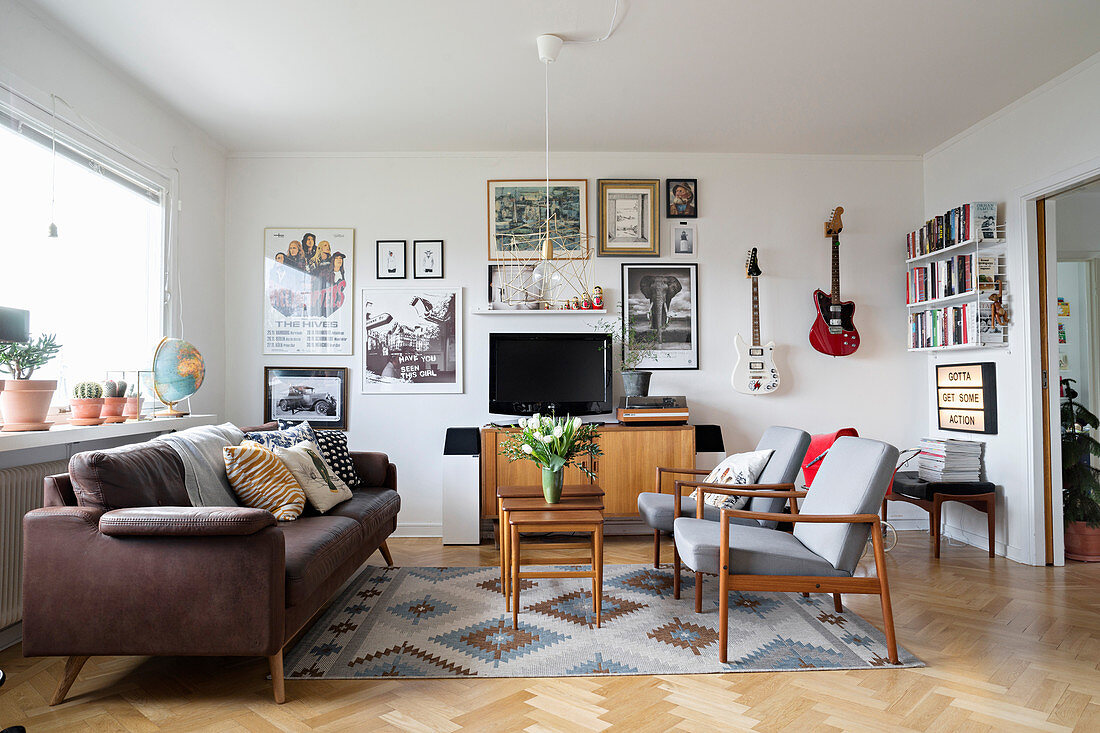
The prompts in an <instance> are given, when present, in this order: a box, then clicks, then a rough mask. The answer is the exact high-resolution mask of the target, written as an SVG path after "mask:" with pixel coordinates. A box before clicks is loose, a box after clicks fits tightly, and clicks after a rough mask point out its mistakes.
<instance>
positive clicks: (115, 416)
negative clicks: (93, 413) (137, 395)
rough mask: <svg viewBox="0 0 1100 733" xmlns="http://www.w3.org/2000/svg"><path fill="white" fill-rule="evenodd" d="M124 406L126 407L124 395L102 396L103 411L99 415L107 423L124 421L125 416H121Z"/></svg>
mask: <svg viewBox="0 0 1100 733" xmlns="http://www.w3.org/2000/svg"><path fill="white" fill-rule="evenodd" d="M124 407H126V398H125V397H104V398H103V412H101V413H100V415H101V416H102V417H103V418H104V420H103V421H104V422H105V423H107V424H108V425H110V424H111V423H116V422H126V418H125V417H123V416H122V408H124Z"/></svg>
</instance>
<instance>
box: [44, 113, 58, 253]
mask: <svg viewBox="0 0 1100 733" xmlns="http://www.w3.org/2000/svg"><path fill="white" fill-rule="evenodd" d="M50 107H51V111H50V156H51V160H50V228H49V233H48V234H47V235H46V236H47V237H49V238H50V239H57V220H56V217H55V216H54V203H55V199H56V195H57V97H56V96H55V95H53V94H51V95H50Z"/></svg>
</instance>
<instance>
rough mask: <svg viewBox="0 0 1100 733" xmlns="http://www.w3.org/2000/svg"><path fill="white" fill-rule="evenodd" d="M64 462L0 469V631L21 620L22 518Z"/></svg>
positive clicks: (63, 467) (64, 467)
mask: <svg viewBox="0 0 1100 733" xmlns="http://www.w3.org/2000/svg"><path fill="white" fill-rule="evenodd" d="M68 465H69V463H68V461H49V462H47V463H35V464H33V465H30V466H16V467H15V468H4V469H0V629H3V628H5V627H7V626H10V625H12V624H14V623H15V622H17V621H19V620H20V619H21V618H22V617H23V515H24V514H26V513H27V512H29V511H30V510H31V509H38V508H39V507H41V506H42V484H43V479H44V478H45V477H46V476H50V475H52V474H55V473H65V471H67V470H68Z"/></svg>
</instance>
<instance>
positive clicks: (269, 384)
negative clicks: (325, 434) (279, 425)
mask: <svg viewBox="0 0 1100 733" xmlns="http://www.w3.org/2000/svg"><path fill="white" fill-rule="evenodd" d="M347 405H348V370H347V369H346V368H344V367H333V368H314V367H264V422H270V421H272V420H283V421H286V422H292V423H300V422H302V421H303V420H309V424H310V425H312V426H313V427H315V428H331V429H333V430H347V429H348V412H347Z"/></svg>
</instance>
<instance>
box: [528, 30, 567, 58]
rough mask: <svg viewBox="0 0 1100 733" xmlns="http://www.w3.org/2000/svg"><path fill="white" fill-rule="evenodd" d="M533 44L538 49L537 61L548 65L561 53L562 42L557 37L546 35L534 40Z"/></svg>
mask: <svg viewBox="0 0 1100 733" xmlns="http://www.w3.org/2000/svg"><path fill="white" fill-rule="evenodd" d="M535 43H537V44H538V47H539V61H541V62H542V63H544V64H550V63H553V62H554V61H557V59H558V53H559V52H560V51H561V46H562V44H563V43H564V41H562V39H561V38H560V37H558V36H555V35H551V34H549V33H547V34H545V35H542V36H539V37H538V38H536V39H535Z"/></svg>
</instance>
